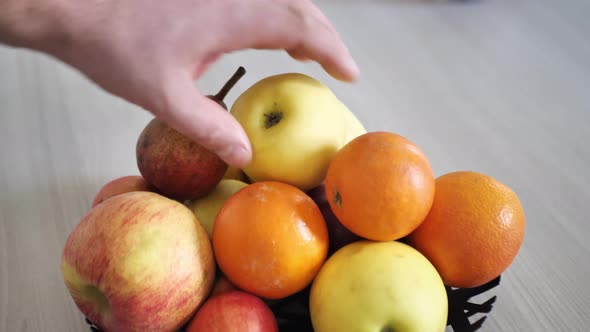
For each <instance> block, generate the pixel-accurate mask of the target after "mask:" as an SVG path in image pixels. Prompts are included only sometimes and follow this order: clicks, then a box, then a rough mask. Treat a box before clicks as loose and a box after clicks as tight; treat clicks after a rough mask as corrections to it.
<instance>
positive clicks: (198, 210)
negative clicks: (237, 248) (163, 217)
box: [187, 179, 248, 238]
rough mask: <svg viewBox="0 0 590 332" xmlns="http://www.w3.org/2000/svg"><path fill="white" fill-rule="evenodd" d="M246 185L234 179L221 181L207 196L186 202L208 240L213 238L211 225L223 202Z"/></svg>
mask: <svg viewBox="0 0 590 332" xmlns="http://www.w3.org/2000/svg"><path fill="white" fill-rule="evenodd" d="M247 185H248V184H247V183H245V182H242V181H239V180H234V179H223V180H221V181H220V182H219V183H218V184H217V186H216V187H215V188H214V189H213V191H212V192H210V193H209V194H208V195H207V196H205V197H203V198H200V199H197V200H193V201H190V202H188V204H187V206H188V207H189V208H190V209H191V210H192V211H193V213H194V214H195V216H197V219H199V221H200V222H201V224H202V225H203V227H205V230H206V231H207V234H208V235H209V238H211V237H212V236H213V224H214V223H215V217H217V213H219V210H221V208H222V207H223V204H224V203H225V201H226V200H227V199H228V198H230V197H231V196H232V195H233V194H235V193H236V192H238V191H239V190H240V189H242V188H244V187H246V186H247Z"/></svg>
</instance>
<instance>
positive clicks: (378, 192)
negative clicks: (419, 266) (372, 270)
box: [325, 131, 434, 241]
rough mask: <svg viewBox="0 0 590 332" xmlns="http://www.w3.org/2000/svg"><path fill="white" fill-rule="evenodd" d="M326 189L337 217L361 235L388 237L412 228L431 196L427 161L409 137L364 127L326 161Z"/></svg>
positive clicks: (417, 221) (367, 237)
mask: <svg viewBox="0 0 590 332" xmlns="http://www.w3.org/2000/svg"><path fill="white" fill-rule="evenodd" d="M325 187H326V195H327V198H328V201H329V203H330V207H331V209H332V211H333V212H334V215H336V218H338V220H339V221H340V222H341V223H342V224H343V225H344V226H345V227H346V228H348V229H349V230H350V231H351V232H353V233H355V234H357V235H358V236H361V237H363V238H365V239H369V240H375V241H393V240H397V239H400V238H402V237H404V236H406V235H408V234H409V233H410V232H411V231H413V230H414V229H416V227H418V225H420V223H421V222H422V221H423V220H424V218H425V217H426V215H427V214H428V210H429V209H430V206H431V204H432V200H433V197H434V175H433V172H432V168H431V166H430V162H429V161H428V159H427V158H426V156H425V155H424V153H423V152H422V150H420V148H419V147H418V146H416V145H415V144H414V143H413V142H411V141H409V140H408V139H407V138H405V137H403V136H400V135H397V134H394V133H390V132H383V131H381V132H379V131H377V132H369V133H366V134H363V135H361V136H358V137H357V138H355V139H353V140H352V141H350V142H349V143H348V144H346V145H345V146H344V147H342V148H341V149H340V150H339V151H338V152H337V153H336V154H335V155H334V157H333V158H332V160H331V161H330V165H329V167H328V171H327V175H326V180H325Z"/></svg>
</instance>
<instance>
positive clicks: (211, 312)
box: [187, 290, 278, 332]
mask: <svg viewBox="0 0 590 332" xmlns="http://www.w3.org/2000/svg"><path fill="white" fill-rule="evenodd" d="M277 331H278V324H277V320H276V318H275V316H274V314H273V312H272V311H271V310H270V308H269V307H268V306H267V305H266V303H264V301H263V300H262V299H261V298H259V297H257V296H255V295H253V294H250V293H247V292H244V291H239V290H238V291H230V292H225V293H221V294H218V295H216V296H212V297H210V298H208V299H207V301H206V302H205V303H204V304H203V306H202V307H201V309H199V311H198V312H197V314H196V315H195V316H194V318H193V319H192V320H191V322H190V323H189V325H188V327H187V332H277Z"/></svg>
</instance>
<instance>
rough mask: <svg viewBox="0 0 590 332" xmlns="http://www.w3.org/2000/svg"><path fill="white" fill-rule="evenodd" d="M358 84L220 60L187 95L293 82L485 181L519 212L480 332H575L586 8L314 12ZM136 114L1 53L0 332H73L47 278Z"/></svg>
mask: <svg viewBox="0 0 590 332" xmlns="http://www.w3.org/2000/svg"><path fill="white" fill-rule="evenodd" d="M319 6H320V7H321V8H322V9H323V10H324V11H325V13H326V14H327V15H328V16H329V17H330V18H331V19H332V21H333V23H334V25H335V26H336V28H337V29H338V30H339V31H340V33H341V34H342V37H343V38H344V40H345V41H346V43H347V44H348V46H349V47H350V49H351V51H352V53H353V55H354V56H355V57H356V59H357V61H358V63H359V65H360V67H361V70H362V79H361V80H360V81H359V82H358V83H356V84H344V83H340V82H336V81H334V80H333V79H331V78H330V77H329V76H328V75H327V74H326V73H324V72H323V71H322V70H321V69H320V67H319V66H317V65H316V64H303V63H297V62H295V61H292V60H291V59H290V58H288V57H287V56H286V55H285V54H283V53H281V52H269V51H244V52H238V53H235V54H232V55H230V56H227V57H225V58H223V59H222V60H221V61H220V62H219V63H217V64H216V65H215V66H214V67H213V68H212V69H211V70H210V71H209V72H208V73H207V74H206V75H205V77H203V78H202V79H201V80H199V81H198V82H197V85H198V86H199V87H201V88H202V89H203V90H204V91H206V92H214V91H217V89H218V88H219V87H220V85H221V84H222V83H223V82H225V80H226V79H227V78H228V77H229V76H230V75H231V74H232V73H233V71H234V70H235V69H236V68H237V67H238V66H239V65H243V66H245V67H246V69H247V70H248V73H247V74H246V76H245V77H244V78H243V80H242V81H241V82H240V83H239V84H238V85H237V87H236V88H235V90H233V91H232V93H230V95H229V96H228V99H227V101H228V102H229V103H230V104H231V102H233V100H235V98H236V96H237V95H238V94H239V93H241V91H243V90H244V89H245V88H246V87H248V86H249V85H250V84H252V83H254V82H255V81H257V80H258V79H260V78H262V77H265V76H268V75H272V74H277V73H282V72H288V71H298V72H303V73H306V74H308V75H312V76H314V77H316V78H318V79H320V80H322V81H324V82H325V83H326V84H327V85H329V86H330V87H331V88H332V89H333V90H334V92H335V93H336V94H337V95H338V96H339V97H341V99H342V100H343V101H344V102H345V103H346V104H347V105H348V106H349V107H350V109H351V110H353V112H355V113H356V114H357V116H358V118H359V119H360V120H361V121H362V122H363V123H364V124H365V126H366V127H367V129H369V130H389V131H394V132H397V133H400V134H402V135H405V136H406V137H408V138H410V139H411V140H413V141H414V142H416V143H417V144H418V145H419V146H420V147H421V148H422V149H423V150H424V151H425V152H426V153H427V155H428V157H429V158H430V160H431V162H432V164H433V167H434V171H435V173H436V175H441V174H443V173H446V172H449V171H454V170H460V169H461V170H464V169H469V170H475V171H480V172H484V173H487V174H490V175H492V176H494V177H496V178H498V179H499V180H501V181H502V182H504V183H506V184H508V185H510V186H511V187H512V188H513V189H514V190H515V191H516V192H517V194H518V195H519V197H520V199H521V201H522V203H523V205H524V208H525V212H526V215H527V232H526V238H525V241H524V244H523V247H522V249H521V251H520V253H519V255H518V257H517V259H516V260H515V261H514V263H513V265H512V266H511V267H510V269H509V270H508V271H507V272H506V273H505V274H504V275H503V280H502V284H501V286H500V287H499V288H498V289H496V291H495V293H494V294H496V295H498V299H497V303H496V306H495V307H494V310H493V312H492V314H491V315H490V317H489V318H488V320H487V321H486V323H485V325H484V328H483V329H482V331H568V332H569V331H588V329H589V328H590V284H589V283H588V282H589V281H588V280H589V277H590V259H589V258H588V257H589V256H590V241H588V239H589V238H590V222H588V220H587V219H588V215H589V213H588V211H589V210H588V206H589V203H588V202H589V201H590V189H589V188H590V176H589V175H588V174H589V170H590V130H588V126H589V125H590V37H589V36H590V20H589V19H588V17H589V15H590V1H587V0H571V1H550V0H536V1H533V0H521V1H509V0H480V1H470V2H466V3H461V2H447V1H420V0H405V1H403V0H389V1H387V0H363V1H353V0H339V1H320V2H319ZM150 118H151V116H150V115H149V114H148V113H147V112H145V111H143V110H140V109H138V108H136V107H134V106H132V105H130V104H128V103H127V102H124V101H122V100H120V99H118V98H115V97H113V96H111V95H108V94H106V93H104V92H103V91H101V90H100V89H97V88H96V87H95V86H94V85H93V84H92V83H90V82H89V81H87V80H86V79H85V78H84V77H82V76H81V75H79V74H78V73H77V72H75V71H73V70H72V69H70V68H69V67H67V66H65V65H63V64H61V63H58V62H55V61H53V60H52V59H50V58H48V57H45V56H43V55H40V54H36V53H31V52H28V51H24V50H15V49H10V48H1V49H0V331H6V332H16V331H31V332H41V331H56V332H57V331H59V332H68V331H76V332H80V331H86V327H85V324H84V321H83V317H82V316H81V315H80V313H79V312H78V311H77V309H76V308H75V306H74V304H73V302H72V301H71V299H70V296H69V295H68V293H67V292H66V289H65V287H64V284H63V281H62V278H61V274H60V272H59V261H60V254H61V250H62V248H63V245H64V242H65V239H66V237H67V235H68V233H69V232H70V231H71V230H72V229H73V227H74V225H75V224H76V223H77V222H78V221H79V220H80V218H81V217H82V216H83V215H84V214H85V213H86V212H87V211H88V209H89V207H90V202H91V200H92V198H93V196H94V194H95V193H96V192H97V190H98V189H99V188H100V186H101V185H102V184H104V183H105V182H106V181H108V180H110V179H113V178H115V177H118V176H122V175H128V174H138V170H137V166H136V163H135V154H134V151H135V150H134V149H135V143H136V139H137V137H138V135H139V132H140V131H141V129H142V128H143V126H144V125H145V124H146V123H147V121H149V119H150Z"/></svg>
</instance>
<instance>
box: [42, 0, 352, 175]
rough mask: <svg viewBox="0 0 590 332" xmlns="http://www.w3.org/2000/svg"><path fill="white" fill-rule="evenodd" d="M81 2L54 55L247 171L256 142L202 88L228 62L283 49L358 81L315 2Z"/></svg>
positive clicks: (299, 58)
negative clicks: (199, 82)
mask: <svg viewBox="0 0 590 332" xmlns="http://www.w3.org/2000/svg"><path fill="white" fill-rule="evenodd" d="M74 3H75V4H72V6H75V8H73V10H71V11H70V13H72V14H73V15H71V16H70V17H69V19H70V22H71V23H68V26H69V29H68V39H67V43H65V45H56V46H55V47H54V48H53V49H50V50H48V52H49V53H52V54H53V55H54V56H56V57H57V58H59V59H61V60H63V61H64V62H66V63H68V64H70V65H72V66H74V67H76V68H77V69H78V70H80V71H81V72H82V73H84V74H85V75H87V76H88V77H89V78H90V79H92V80H93V81H94V82H96V83H97V84H98V85H99V86H101V87H102V88H103V89H105V90H106V91H108V92H110V93H112V94H114V95H117V96H120V97H122V98H124V99H126V100H128V101H130V102H132V103H134V104H136V105H139V106H140V107H142V108H144V109H146V110H148V111H150V112H151V113H153V114H154V115H155V116H156V117H158V118H160V119H161V120H163V121H164V122H166V123H168V124H169V125H170V126H172V127H173V128H175V129H176V130H178V131H180V132H182V133H184V134H185V135H187V136H188V137H190V138H192V139H193V140H195V141H196V142H199V143H200V144H202V145H204V146H205V147H207V148H209V149H210V150H212V151H214V152H215V153H217V154H218V155H219V156H220V157H221V158H222V159H224V160H225V161H226V162H228V163H229V164H231V165H234V166H237V167H243V166H245V165H246V164H247V163H249V161H250V159H251V147H250V143H249V140H248V137H247V136H246V134H245V132H244V130H243V129H242V128H241V126H240V125H239V124H238V122H237V121H235V119H234V118H233V117H232V116H231V115H230V114H229V113H228V112H227V111H225V110H223V108H221V107H220V106H219V105H218V104H216V103H215V102H213V101H212V100H210V99H209V98H206V97H205V96H204V95H203V94H201V93H200V92H199V91H198V90H197V88H196V86H195V85H194V80H196V79H198V78H199V77H200V76H201V75H202V74H203V73H204V72H205V70H207V68H208V67H209V66H210V65H211V64H212V63H213V62H214V61H216V60H217V59H218V58H219V57H220V56H222V55H223V54H225V53H230V52H233V51H237V50H241V49H283V50H286V51H287V52H288V53H289V54H290V55H291V56H292V57H293V58H295V59H298V60H313V61H316V62H318V63H320V64H321V65H322V66H323V68H324V69H325V70H326V71H327V72H328V73H329V74H331V75H332V76H333V77H335V78H337V79H339V80H343V81H352V80H355V79H356V78H357V76H358V69H357V67H356V65H355V63H354V61H353V59H352V57H351V56H350V54H349V52H348V50H347V49H346V47H345V45H344V44H343V42H342V41H341V39H340V38H339V36H338V33H337V32H336V30H335V29H334V27H333V26H332V25H331V24H330V22H329V21H328V19H327V18H326V17H325V16H324V15H323V14H322V13H321V12H320V10H319V9H318V8H317V7H316V6H315V5H314V4H313V3H312V2H311V1H310V0H217V1H212V0H169V1H156V0H101V1H98V0H95V1H91V2H88V1H83V2H78V1H76V2H74Z"/></svg>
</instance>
